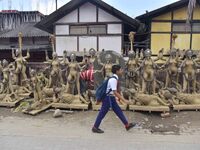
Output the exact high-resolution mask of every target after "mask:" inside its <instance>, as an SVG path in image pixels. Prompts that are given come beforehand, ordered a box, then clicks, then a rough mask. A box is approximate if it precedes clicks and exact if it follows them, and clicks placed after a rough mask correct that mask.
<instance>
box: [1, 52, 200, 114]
mask: <svg viewBox="0 0 200 150" xmlns="http://www.w3.org/2000/svg"><path fill="white" fill-rule="evenodd" d="M163 53H164V52H163V50H160V51H159V54H158V55H157V56H156V57H153V56H152V52H151V50H150V49H146V50H144V51H143V50H140V51H139V50H136V51H129V53H128V60H127V61H125V59H124V58H123V57H122V56H120V55H119V54H117V53H116V52H114V51H103V52H101V53H97V52H96V51H95V50H94V49H90V50H89V52H88V55H84V57H83V60H82V61H81V62H77V59H76V53H70V54H68V53H67V51H64V53H63V57H62V58H59V57H58V55H57V53H56V52H55V51H53V52H52V57H51V59H50V58H49V57H48V54H47V52H46V61H45V62H44V63H43V68H42V69H34V67H33V68H30V67H29V68H28V67H27V60H28V59H29V58H30V54H29V51H27V55H26V56H23V55H22V50H21V48H20V49H19V50H16V51H14V50H13V51H12V57H13V59H14V60H15V61H14V62H11V63H9V62H8V61H6V60H2V61H1V63H0V71H1V76H0V106H7V105H8V106H15V105H16V104H18V103H19V102H21V101H23V102H24V101H27V102H28V105H27V107H26V108H24V110H23V112H26V113H29V114H34V113H36V112H39V111H40V110H44V109H47V108H49V107H54V108H67V109H68V108H70V109H88V108H89V106H90V105H91V104H92V107H93V109H99V107H100V106H99V105H97V104H96V103H95V96H94V95H95V89H96V88H97V87H98V85H99V84H101V83H102V82H103V81H104V80H105V79H107V78H109V77H111V76H112V72H111V68H112V65H114V64H120V65H121V66H122V67H123V68H124V76H123V77H121V79H120V81H121V85H122V88H121V94H122V95H123V96H124V97H125V98H126V99H128V100H129V101H131V103H132V105H129V107H128V108H129V109H130V110H142V111H160V112H168V111H169V110H170V107H173V108H174V109H176V110H184V109H195V110H197V109H200V98H199V97H200V94H199V92H200V83H199V82H198V80H199V78H198V74H199V69H198V68H199V67H200V65H199V62H200V55H199V54H197V55H194V52H193V51H192V50H187V51H179V50H177V49H172V50H170V51H169V55H167V56H166V57H164V55H163ZM85 54H86V53H85ZM118 103H119V105H120V107H121V108H122V109H124V110H125V109H127V105H126V104H123V103H122V102H121V101H119V102H118ZM36 110H38V111H36Z"/></svg>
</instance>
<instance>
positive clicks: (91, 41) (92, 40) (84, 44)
mask: <svg viewBox="0 0 200 150" xmlns="http://www.w3.org/2000/svg"><path fill="white" fill-rule="evenodd" d="M84 48H86V50H87V51H89V50H90V49H91V48H94V49H95V50H96V49H97V37H96V36H82V37H79V51H83V49H84Z"/></svg>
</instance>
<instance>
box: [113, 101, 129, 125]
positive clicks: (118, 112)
mask: <svg viewBox="0 0 200 150" xmlns="http://www.w3.org/2000/svg"><path fill="white" fill-rule="evenodd" d="M111 103H112V109H113V111H114V112H115V114H116V115H117V116H118V117H119V119H120V120H121V121H122V123H123V124H124V125H125V127H126V126H128V121H127V119H126V117H125V115H124V113H123V112H122V110H121V108H120V107H119V105H118V104H117V102H116V99H115V98H114V97H111Z"/></svg>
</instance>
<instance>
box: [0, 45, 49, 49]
mask: <svg viewBox="0 0 200 150" xmlns="http://www.w3.org/2000/svg"><path fill="white" fill-rule="evenodd" d="M12 48H13V46H11V45H0V50H11V49H12ZM16 48H18V45H16V46H15V48H14V49H16ZM48 48H50V46H49V45H23V47H22V50H27V49H30V50H34V49H36V50H39V49H48Z"/></svg>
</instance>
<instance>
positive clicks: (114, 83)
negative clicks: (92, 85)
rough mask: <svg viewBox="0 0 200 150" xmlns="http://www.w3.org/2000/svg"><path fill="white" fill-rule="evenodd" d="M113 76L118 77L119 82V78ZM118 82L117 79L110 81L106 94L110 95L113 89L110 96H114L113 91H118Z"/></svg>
mask: <svg viewBox="0 0 200 150" xmlns="http://www.w3.org/2000/svg"><path fill="white" fill-rule="evenodd" d="M113 76H114V77H116V78H117V80H118V79H119V77H118V76H117V75H116V74H113ZM117 80H116V79H115V78H111V79H109V80H108V85H107V90H106V93H108V92H109V91H110V89H111V90H112V91H111V92H110V93H109V94H111V95H112V94H114V93H113V91H116V90H117Z"/></svg>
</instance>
